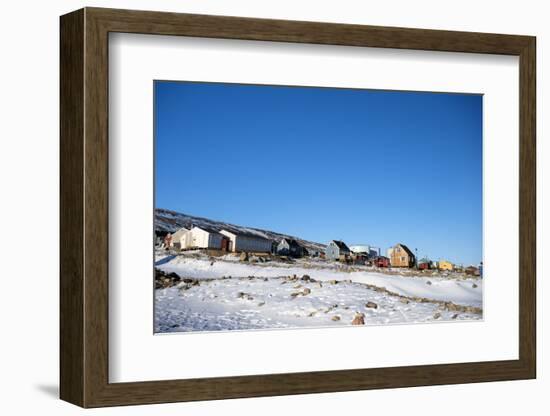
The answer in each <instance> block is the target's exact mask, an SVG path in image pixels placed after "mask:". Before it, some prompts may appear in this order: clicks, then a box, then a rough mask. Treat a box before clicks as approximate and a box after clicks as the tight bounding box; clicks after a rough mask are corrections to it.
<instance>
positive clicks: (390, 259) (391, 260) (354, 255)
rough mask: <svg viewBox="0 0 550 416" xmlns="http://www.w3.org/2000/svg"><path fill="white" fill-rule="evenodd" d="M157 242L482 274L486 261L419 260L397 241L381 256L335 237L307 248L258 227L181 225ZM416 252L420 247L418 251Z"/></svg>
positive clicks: (167, 246) (365, 246) (371, 248)
mask: <svg viewBox="0 0 550 416" xmlns="http://www.w3.org/2000/svg"><path fill="white" fill-rule="evenodd" d="M157 245H158V246H159V247H161V248H164V249H167V250H172V251H175V252H178V251H180V252H181V251H186V250H207V251H208V253H209V254H210V255H221V254H225V253H227V252H233V253H235V252H236V253H242V256H243V258H244V257H245V256H248V254H249V253H250V254H252V255H255V256H258V257H259V258H262V259H265V258H266V256H268V255H269V256H277V257H279V258H283V259H287V258H302V257H311V258H319V259H324V260H328V261H337V262H341V263H344V264H348V265H367V266H372V267H376V268H408V269H416V270H440V271H447V272H458V273H465V274H467V275H472V276H480V275H481V273H482V264H481V263H480V264H479V265H478V266H476V265H467V266H464V265H462V264H454V263H452V262H451V261H449V260H446V259H439V260H437V261H433V260H430V259H429V258H427V257H423V258H420V259H418V258H417V257H418V256H417V254H415V253H413V252H412V250H411V249H409V247H407V246H406V245H405V244H402V243H397V244H395V245H394V246H393V247H390V248H388V249H387V252H386V255H385V256H384V255H381V251H380V248H379V247H375V246H371V245H368V244H355V245H349V246H348V245H347V244H346V243H345V242H343V241H340V240H331V241H330V242H329V243H328V244H327V245H326V247H324V249H323V248H322V247H320V248H311V247H309V248H306V247H305V245H302V244H300V243H299V242H298V241H297V240H296V239H293V238H284V237H283V238H280V239H278V240H272V239H269V238H266V237H265V236H262V235H261V233H259V232H255V231H254V230H250V231H243V230H234V229H232V230H226V229H221V230H217V229H214V228H211V227H206V226H193V227H192V228H190V229H188V228H185V227H182V228H180V229H179V230H177V231H176V232H174V233H173V234H172V233H170V232H164V233H162V232H160V233H157ZM415 251H416V250H415Z"/></svg>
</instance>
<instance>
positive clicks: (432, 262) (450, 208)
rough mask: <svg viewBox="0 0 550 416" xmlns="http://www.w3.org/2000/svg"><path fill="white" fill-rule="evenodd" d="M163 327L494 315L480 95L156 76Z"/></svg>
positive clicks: (157, 322) (157, 284) (159, 329)
mask: <svg viewBox="0 0 550 416" xmlns="http://www.w3.org/2000/svg"><path fill="white" fill-rule="evenodd" d="M153 89H154V94H153V95H154V102H153V111H154V132H153V134H154V156H153V157H154V176H155V177H154V230H152V231H153V233H154V247H152V248H151V249H152V250H154V264H153V265H152V274H153V285H154V333H156V334H159V333H188V332H209V331H243V330H247V331H248V330H273V329H305V328H319V327H351V326H353V327H363V326H369V325H395V324H432V323H438V322H445V323H452V322H461V321H483V95H482V94H466V93H454V92H445V93H442V92H430V91H394V90H373V89H360V88H342V87H338V88H336V87H325V86H294V85H257V84H237V83H223V82H197V81H171V80H155V81H154V83H153Z"/></svg>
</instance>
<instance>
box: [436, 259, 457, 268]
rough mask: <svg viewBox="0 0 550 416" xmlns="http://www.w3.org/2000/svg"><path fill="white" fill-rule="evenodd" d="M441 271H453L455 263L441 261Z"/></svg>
mask: <svg viewBox="0 0 550 416" xmlns="http://www.w3.org/2000/svg"><path fill="white" fill-rule="evenodd" d="M438 266H439V270H453V267H454V266H453V263H451V262H450V261H447V260H439V264H438Z"/></svg>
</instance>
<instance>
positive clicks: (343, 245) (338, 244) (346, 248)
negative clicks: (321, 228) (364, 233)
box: [332, 240, 350, 251]
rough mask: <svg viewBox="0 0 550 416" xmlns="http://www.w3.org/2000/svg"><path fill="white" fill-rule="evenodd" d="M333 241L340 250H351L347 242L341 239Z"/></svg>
mask: <svg viewBox="0 0 550 416" xmlns="http://www.w3.org/2000/svg"><path fill="white" fill-rule="evenodd" d="M332 242H333V243H334V244H336V245H337V246H338V248H339V249H340V250H344V251H350V250H349V247H348V246H347V245H346V243H344V242H343V241H340V240H332Z"/></svg>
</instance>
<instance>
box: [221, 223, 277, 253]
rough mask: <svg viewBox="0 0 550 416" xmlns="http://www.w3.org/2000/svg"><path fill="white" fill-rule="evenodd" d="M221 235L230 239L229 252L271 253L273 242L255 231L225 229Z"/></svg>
mask: <svg viewBox="0 0 550 416" xmlns="http://www.w3.org/2000/svg"><path fill="white" fill-rule="evenodd" d="M220 234H222V235H224V236H226V237H227V238H229V251H248V252H253V253H271V248H272V241H271V240H270V239H268V238H266V237H264V236H262V235H261V234H260V232H255V231H245V230H237V229H231V230H229V229H223V230H221V231H220Z"/></svg>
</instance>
